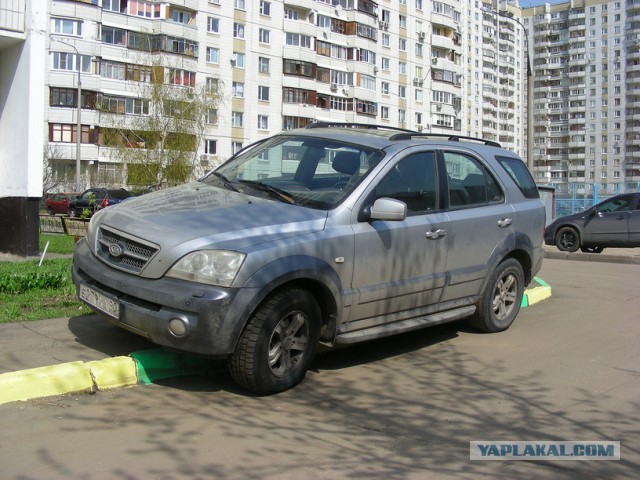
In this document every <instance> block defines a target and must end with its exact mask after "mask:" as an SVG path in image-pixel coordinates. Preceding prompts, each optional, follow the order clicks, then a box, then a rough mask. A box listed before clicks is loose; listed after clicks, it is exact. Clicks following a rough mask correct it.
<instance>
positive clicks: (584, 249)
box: [580, 245, 604, 253]
mask: <svg viewBox="0 0 640 480" xmlns="http://www.w3.org/2000/svg"><path fill="white" fill-rule="evenodd" d="M603 250H604V247H601V246H599V245H596V246H595V247H580V251H581V252H583V253H602V251H603Z"/></svg>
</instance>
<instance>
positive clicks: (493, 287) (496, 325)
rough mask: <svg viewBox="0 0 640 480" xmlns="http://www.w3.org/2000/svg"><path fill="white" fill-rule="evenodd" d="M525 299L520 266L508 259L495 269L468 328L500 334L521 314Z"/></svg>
mask: <svg viewBox="0 0 640 480" xmlns="http://www.w3.org/2000/svg"><path fill="white" fill-rule="evenodd" d="M523 295H524V273H523V272H522V265H520V262H518V261H517V260H516V259H514V258H508V259H506V260H505V261H503V262H502V263H501V264H500V265H498V268H496V269H495V271H494V272H493V275H491V279H490V280H489V283H487V286H486V287H485V290H484V292H483V294H482V297H480V302H479V303H478V310H477V311H476V313H475V314H474V316H473V317H471V319H470V322H471V324H472V325H473V326H474V327H476V328H477V329H478V330H481V331H483V332H489V333H492V332H501V331H503V330H506V329H507V328H509V326H511V324H512V323H513V321H514V320H515V319H516V316H517V315H518V312H519V311H520V305H521V304H522V296H523Z"/></svg>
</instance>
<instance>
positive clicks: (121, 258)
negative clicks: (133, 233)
mask: <svg viewBox="0 0 640 480" xmlns="http://www.w3.org/2000/svg"><path fill="white" fill-rule="evenodd" d="M158 250H159V248H158V246H157V245H153V244H151V243H148V242H145V241H144V240H140V239H134V238H132V237H130V236H124V235H122V234H120V233H116V232H115V231H113V230H111V229H108V228H105V227H100V229H99V230H98V245H97V250H96V253H97V254H98V257H100V259H101V260H102V261H103V262H105V263H108V264H109V265H111V266H112V267H114V268H118V269H120V270H125V271H127V272H130V273H135V274H136V275H137V274H139V273H140V272H141V271H142V269H143V268H144V267H145V265H146V264H147V263H149V260H151V259H152V258H153V256H154V255H155V254H156V253H157V252H158Z"/></svg>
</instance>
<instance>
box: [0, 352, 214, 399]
mask: <svg viewBox="0 0 640 480" xmlns="http://www.w3.org/2000/svg"><path fill="white" fill-rule="evenodd" d="M208 364H209V361H208V360H207V359H203V358H200V357H192V356H188V355H180V354H177V353H171V352H166V351H164V350H161V349H158V350H155V349H154V350H144V351H140V352H134V353H132V354H131V355H129V356H128V357H111V358H106V359H104V360H94V361H91V362H68V363H61V364H58V365H51V366H48V367H38V368H30V369H27V370H20V371H17V372H9V373H3V374H0V405H3V404H5V403H9V402H16V401H25V400H32V399H34V398H41V397H50V396H54V395H64V394H67V393H80V392H86V393H95V392H97V391H105V390H111V389H115V388H123V387H132V386H134V385H137V384H148V383H153V382H154V381H156V380H161V379H166V378H173V377H178V376H183V375H195V374H202V373H205V372H206V371H207V369H208Z"/></svg>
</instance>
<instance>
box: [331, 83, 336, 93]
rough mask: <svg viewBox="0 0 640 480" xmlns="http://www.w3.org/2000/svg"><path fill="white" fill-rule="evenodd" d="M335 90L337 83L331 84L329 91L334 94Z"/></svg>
mask: <svg viewBox="0 0 640 480" xmlns="http://www.w3.org/2000/svg"><path fill="white" fill-rule="evenodd" d="M337 90H338V84H337V83H332V84H331V91H332V92H335V91H337Z"/></svg>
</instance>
